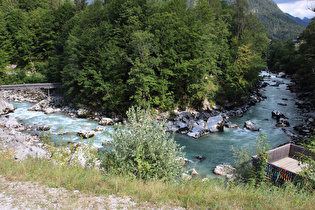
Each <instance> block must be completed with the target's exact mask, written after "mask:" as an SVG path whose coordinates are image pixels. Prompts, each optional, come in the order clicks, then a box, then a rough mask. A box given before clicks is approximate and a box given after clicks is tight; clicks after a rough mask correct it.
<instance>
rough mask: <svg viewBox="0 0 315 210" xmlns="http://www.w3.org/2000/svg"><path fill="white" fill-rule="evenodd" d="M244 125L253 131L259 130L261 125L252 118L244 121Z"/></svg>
mask: <svg viewBox="0 0 315 210" xmlns="http://www.w3.org/2000/svg"><path fill="white" fill-rule="evenodd" d="M244 127H245V128H247V129H248V130H251V131H259V127H258V126H257V125H256V124H255V123H253V122H252V121H250V120H248V121H246V122H245V123H244Z"/></svg>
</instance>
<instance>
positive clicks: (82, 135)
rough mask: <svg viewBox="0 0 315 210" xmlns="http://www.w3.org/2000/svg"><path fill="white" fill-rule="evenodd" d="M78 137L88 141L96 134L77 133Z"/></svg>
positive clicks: (88, 132)
mask: <svg viewBox="0 0 315 210" xmlns="http://www.w3.org/2000/svg"><path fill="white" fill-rule="evenodd" d="M77 135H78V136H81V137H82V138H84V139H88V138H91V137H93V136H95V134H94V133H93V132H92V131H84V130H82V131H79V132H78V133H77Z"/></svg>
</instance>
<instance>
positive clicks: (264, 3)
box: [247, 0, 304, 40]
mask: <svg viewBox="0 0 315 210" xmlns="http://www.w3.org/2000/svg"><path fill="white" fill-rule="evenodd" d="M247 1H248V3H249V6H250V10H251V11H252V12H253V14H254V16H255V17H257V18H258V20H260V21H261V22H262V23H263V25H264V26H265V27H266V28H267V30H268V32H269V37H270V38H271V39H275V40H287V39H295V38H296V37H297V36H298V35H299V34H300V33H301V32H302V30H303V29H304V27H302V26H301V25H299V24H298V23H296V22H295V21H293V20H292V19H291V18H290V17H289V16H288V15H286V14H285V13H283V12H282V11H281V10H280V9H279V7H278V6H277V4H276V3H275V2H274V1H272V0H247Z"/></svg>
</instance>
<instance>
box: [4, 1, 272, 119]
mask: <svg viewBox="0 0 315 210" xmlns="http://www.w3.org/2000/svg"><path fill="white" fill-rule="evenodd" d="M0 3H1V8H0V16H1V18H0V40H1V41H0V43H1V45H0V55H1V58H2V59H1V61H0V69H1V70H0V76H1V80H0V83H1V84H9V83H22V82H25V83H27V82H62V83H63V84H64V93H65V96H66V97H67V98H69V99H71V100H73V101H74V102H76V103H78V104H81V105H89V106H98V107H102V108H104V109H106V110H112V111H118V110H119V112H122V113H124V112H125V110H127V109H128V107H130V106H131V105H136V106H137V105H138V106H139V105H140V106H148V105H150V106H151V107H154V108H158V109H161V110H171V109H174V108H177V107H180V108H185V107H187V106H189V107H194V108H200V107H202V106H203V104H204V103H210V104H212V105H214V104H220V103H221V104H222V103H226V102H232V103H235V104H241V103H243V102H244V101H245V100H246V97H247V96H248V95H249V93H250V91H251V90H252V89H254V88H255V85H256V84H257V81H258V74H259V72H260V70H262V69H265V68H266V65H265V63H266V62H265V60H266V51H267V47H268V42H269V39H268V37H267V33H266V30H265V28H264V27H263V26H262V24H261V22H259V21H258V20H257V19H256V18H255V17H254V16H253V15H252V14H251V13H250V12H249V11H250V8H249V4H248V3H247V1H246V0H236V1H235V2H234V3H232V4H229V5H228V4H227V3H226V2H225V1H220V0H196V1H188V0H108V1H100V0H95V1H94V3H92V4H87V2H86V1H67V0H66V1H62V0H28V1H26V0H2V1H0ZM9 64H14V65H16V67H15V68H14V69H11V68H6V66H8V65H9Z"/></svg>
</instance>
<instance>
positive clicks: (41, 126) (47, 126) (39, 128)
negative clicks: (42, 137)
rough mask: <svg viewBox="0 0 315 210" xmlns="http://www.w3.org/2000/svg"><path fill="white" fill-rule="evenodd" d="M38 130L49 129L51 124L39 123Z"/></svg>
mask: <svg viewBox="0 0 315 210" xmlns="http://www.w3.org/2000/svg"><path fill="white" fill-rule="evenodd" d="M37 130H38V131H49V130H50V126H49V125H39V126H37Z"/></svg>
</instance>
